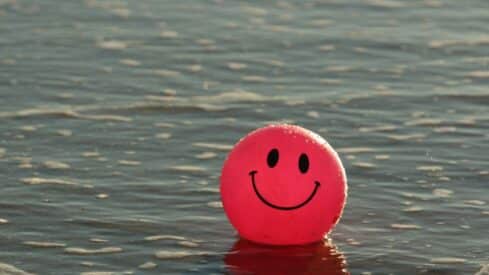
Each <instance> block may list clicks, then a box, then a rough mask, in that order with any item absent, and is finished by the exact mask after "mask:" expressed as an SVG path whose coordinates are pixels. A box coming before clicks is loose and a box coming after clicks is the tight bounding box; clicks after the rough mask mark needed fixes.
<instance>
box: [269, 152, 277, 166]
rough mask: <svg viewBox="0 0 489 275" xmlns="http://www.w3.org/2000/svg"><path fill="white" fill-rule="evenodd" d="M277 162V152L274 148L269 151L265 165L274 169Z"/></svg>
mask: <svg viewBox="0 0 489 275" xmlns="http://www.w3.org/2000/svg"><path fill="white" fill-rule="evenodd" d="M277 162H278V150H277V149H275V148H274V149H272V150H270V152H269V153H268V157H267V163H268V166H269V167H270V168H273V167H275V165H277Z"/></svg>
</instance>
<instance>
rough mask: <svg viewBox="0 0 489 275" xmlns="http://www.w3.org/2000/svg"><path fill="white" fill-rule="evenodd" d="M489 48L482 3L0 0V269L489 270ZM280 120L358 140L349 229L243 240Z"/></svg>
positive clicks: (348, 147)
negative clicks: (243, 217) (301, 239)
mask: <svg viewBox="0 0 489 275" xmlns="http://www.w3.org/2000/svg"><path fill="white" fill-rule="evenodd" d="M488 64H489V2H488V1H482V0H480V1H458V0H447V1H441V0H425V1H418V0H413V1H399V0H398V1H396V0H365V1H360V0H356V1H353V0H350V1H345V0H331V1H246V2H245V1H228V0H217V1H177V0H173V1H166V0H164V1H161V0H144V1H136V0H132V1H129V0H120V1H117V0H85V1H78V0H77V1H74V0H69V1H55V0H42V1H41V0H38V1H34V0H31V1H27V0H0V188H1V190H0V192H1V196H0V274H26V272H29V273H36V274H80V273H83V274H131V273H134V274H145V273H148V274H149V273H154V274H182V273H183V274H211V273H214V274H222V273H232V274H235V273H237V274H241V273H240V272H242V274H249V273H245V272H251V274H253V273H256V274H275V273H276V272H279V271H280V269H276V268H279V266H280V263H284V264H285V263H288V264H290V265H292V266H291V267H290V269H288V270H289V271H291V272H292V271H294V270H295V269H294V268H298V269H299V270H300V269H301V266H300V264H304V269H307V270H313V271H310V274H342V273H345V272H346V271H345V270H343V271H342V269H343V268H345V264H346V269H347V270H348V272H350V273H352V274H388V273H393V274H488V273H489V271H488V270H489V266H488V263H489V238H488V232H489V230H488V228H489V222H488V220H489V206H488V203H489V201H488V197H489V196H488V191H487V190H488V189H487V188H488V179H489V145H488V143H489V131H488V129H489V115H488V111H489V87H488V84H489V67H488ZM277 121H279V122H290V123H296V124H299V125H301V126H304V127H306V128H309V129H311V130H313V131H316V132H318V133H320V134H321V135H322V136H324V137H325V138H326V139H327V140H328V141H329V142H330V144H331V145H332V146H333V147H335V148H336V149H337V150H338V151H339V153H340V157H341V159H342V161H343V163H344V165H345V168H346V170H347V174H348V180H349V187H350V189H349V191H350V192H349V198H348V204H347V207H346V209H345V213H344V216H343V218H342V220H341V221H340V224H339V225H338V226H337V227H336V229H335V230H334V232H333V233H332V234H331V235H330V237H331V241H330V243H329V242H326V243H324V244H320V245H319V246H315V247H309V248H307V247H306V248H302V249H305V250H304V251H302V250H301V251H296V250H297V248H294V249H295V250H294V249H292V248H291V250H288V251H289V252H287V251H285V252H284V251H276V250H269V248H260V247H253V246H251V247H250V246H249V244H246V243H245V244H244V245H243V244H240V243H236V244H235V242H236V241H237V237H236V236H235V235H234V232H233V230H232V228H231V226H230V225H229V223H228V222H227V220H226V218H225V216H224V213H223V210H222V208H221V205H220V202H219V192H218V177H219V173H220V168H221V164H222V162H223V160H224V158H225V156H226V154H227V152H228V151H229V149H230V146H232V144H234V142H236V141H237V140H238V139H239V138H240V137H241V136H243V135H245V134H246V133H247V132H249V131H251V130H253V129H255V128H257V127H260V126H262V125H265V124H267V123H269V122H277ZM233 247H234V248H233ZM236 247H237V248H236ZM231 250H232V251H234V252H232V253H228V251H231ZM299 250H300V249H299ZM294 253H298V254H297V255H299V254H300V255H299V256H297V257H295V256H294V255H296V254H294ZM304 255H306V256H304ZM318 255H320V256H321V257H320V258H319V257H318ZM294 257H295V258H294ZM298 257H299V258H300V257H306V258H301V259H300V260H298ZM268 259H270V260H268ZM250 265H251V267H250ZM21 270H24V271H25V272H24V273H23V271H21ZM274 270H275V271H274ZM484 270H485V271H484ZM282 271H283V270H282ZM296 271H297V270H296ZM296 271H294V272H296ZM15 272H18V273H15ZM84 272H85V273H84ZM96 272H99V273H96ZM101 272H107V273H101ZM260 272H261V273H260ZM297 272H298V271H297Z"/></svg>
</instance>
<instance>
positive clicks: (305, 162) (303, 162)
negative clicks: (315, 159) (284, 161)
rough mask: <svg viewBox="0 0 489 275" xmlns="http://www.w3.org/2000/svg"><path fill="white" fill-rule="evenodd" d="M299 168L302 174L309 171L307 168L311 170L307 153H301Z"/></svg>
mask: <svg viewBox="0 0 489 275" xmlns="http://www.w3.org/2000/svg"><path fill="white" fill-rule="evenodd" d="M299 170H300V171H301V173H302V174H305V173H307V170H309V158H308V157H307V155H306V154H301V156H300V157H299Z"/></svg>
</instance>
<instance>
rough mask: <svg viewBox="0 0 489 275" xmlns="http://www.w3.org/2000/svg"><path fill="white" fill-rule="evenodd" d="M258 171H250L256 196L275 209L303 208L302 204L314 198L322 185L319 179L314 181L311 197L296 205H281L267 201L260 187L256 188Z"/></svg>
mask: <svg viewBox="0 0 489 275" xmlns="http://www.w3.org/2000/svg"><path fill="white" fill-rule="evenodd" d="M256 173H258V172H257V171H255V170H253V171H250V173H249V175H250V176H251V183H252V184H253V190H255V194H256V196H257V197H258V198H259V199H260V200H261V201H262V202H263V203H264V204H266V205H268V206H270V207H272V208H275V209H278V210H295V209H298V208H301V207H302V206H304V205H306V204H307V203H308V202H310V201H311V200H312V198H313V197H314V195H316V192H317V190H318V188H319V186H321V183H319V181H315V182H314V185H315V186H314V190H313V191H312V193H311V194H310V195H309V197H308V198H307V199H306V200H305V201H303V202H301V203H299V204H297V205H294V206H280V205H275V204H273V203H271V202H269V201H267V200H266V199H265V198H264V197H263V196H262V195H261V194H260V192H259V191H258V188H256V184H255V174H256Z"/></svg>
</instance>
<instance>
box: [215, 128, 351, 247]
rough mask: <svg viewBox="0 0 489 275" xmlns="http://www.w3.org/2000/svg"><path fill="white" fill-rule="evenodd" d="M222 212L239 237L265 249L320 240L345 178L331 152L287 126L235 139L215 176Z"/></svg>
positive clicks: (335, 214)
mask: <svg viewBox="0 0 489 275" xmlns="http://www.w3.org/2000/svg"><path fill="white" fill-rule="evenodd" d="M220 181H221V186H220V191H221V198H222V202H223V207H224V210H225V212H226V214H227V216H228V218H229V220H230V222H231V224H232V225H233V226H234V227H235V228H236V229H237V231H238V233H239V234H240V235H241V237H243V238H245V239H248V240H251V241H255V242H259V243H266V244H278V245H290V244H304V243H311V242H316V241H319V240H321V239H322V238H323V237H324V235H325V234H327V233H328V232H329V231H330V230H331V228H332V227H333V226H334V225H335V224H336V223H337V221H338V219H339V217H340V216H341V213H342V210H343V207H344V204H345V200H346V191H347V186H346V176H345V172H344V169H343V166H342V164H341V161H340V159H339V157H338V155H337V154H336V152H335V151H334V150H333V148H332V147H331V146H330V145H329V144H328V143H327V142H326V141H325V140H324V139H323V138H321V137H320V136H319V135H317V134H315V133H313V132H311V131H309V130H306V129H304V128H301V127H298V126H293V125H270V126H267V127H263V128H260V129H258V130H255V131H253V132H252V133H250V134H249V135H247V136H246V137H244V138H243V139H241V140H240V141H239V142H238V143H237V144H236V146H235V147H234V148H233V150H232V151H231V152H230V154H229V156H228V158H227V160H226V161H225V163H224V165H223V169H222V173H221V179H220Z"/></svg>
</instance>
